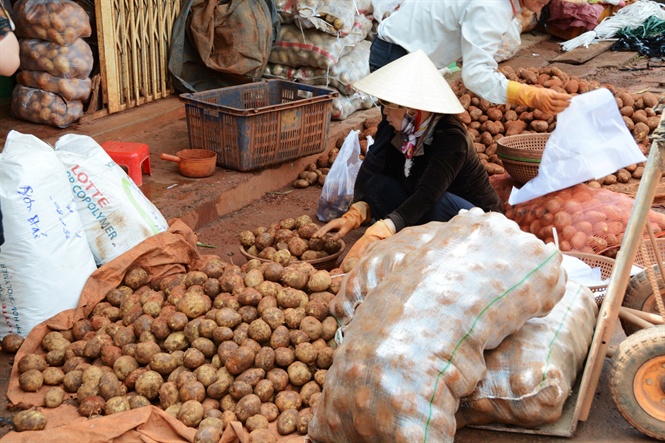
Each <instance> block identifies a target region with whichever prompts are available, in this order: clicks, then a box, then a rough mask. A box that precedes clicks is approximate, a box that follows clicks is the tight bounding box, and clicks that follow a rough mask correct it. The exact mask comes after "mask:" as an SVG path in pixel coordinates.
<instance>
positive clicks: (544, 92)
mask: <svg viewBox="0 0 665 443" xmlns="http://www.w3.org/2000/svg"><path fill="white" fill-rule="evenodd" d="M506 95H507V99H508V103H511V104H518V105H524V106H529V107H530V108H535V109H538V110H540V111H543V112H545V113H546V114H552V115H556V114H558V113H559V112H561V111H563V110H564V109H566V108H567V107H568V106H569V105H570V99H571V98H573V96H572V95H570V94H562V93H560V92H556V91H555V90H553V89H548V88H536V87H535V86H531V85H525V84H523V83H520V82H516V81H512V80H511V81H509V82H508V91H507V94H506Z"/></svg>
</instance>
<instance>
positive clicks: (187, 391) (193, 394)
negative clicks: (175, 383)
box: [178, 380, 206, 402]
mask: <svg viewBox="0 0 665 443" xmlns="http://www.w3.org/2000/svg"><path fill="white" fill-rule="evenodd" d="M205 394H206V389H205V386H203V383H201V382H200V381H198V380H195V381H190V382H188V383H185V384H184V385H183V386H182V387H181V388H180V389H179V390H178V395H179V397H180V401H183V402H186V401H189V400H196V401H199V402H202V401H203V400H204V399H205Z"/></svg>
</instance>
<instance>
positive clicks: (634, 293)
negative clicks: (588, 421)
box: [621, 266, 665, 335]
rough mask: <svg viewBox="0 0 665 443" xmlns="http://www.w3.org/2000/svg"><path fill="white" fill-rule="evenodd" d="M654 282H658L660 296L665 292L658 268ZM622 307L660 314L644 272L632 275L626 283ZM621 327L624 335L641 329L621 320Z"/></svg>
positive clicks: (664, 283) (664, 285)
mask: <svg viewBox="0 0 665 443" xmlns="http://www.w3.org/2000/svg"><path fill="white" fill-rule="evenodd" d="M655 273H656V280H657V281H658V289H659V290H660V292H661V294H663V293H664V292H665V282H663V278H662V277H661V276H660V272H659V271H658V267H657V266H656V272H655ZM622 305H623V306H625V307H627V308H633V309H637V310H638V311H644V312H648V313H650V314H660V312H658V305H657V304H656V296H655V295H654V293H653V290H652V289H651V283H650V282H649V276H648V275H647V273H646V271H644V272H640V273H639V274H636V275H633V276H632V277H631V278H630V280H629V281H628V287H627V288H626V294H625V295H624V297H623V303H622ZM621 327H622V328H623V331H624V332H625V333H626V335H631V334H634V333H635V332H637V331H639V330H640V329H641V328H640V327H638V326H635V325H634V324H632V323H631V322H629V321H627V320H624V319H621Z"/></svg>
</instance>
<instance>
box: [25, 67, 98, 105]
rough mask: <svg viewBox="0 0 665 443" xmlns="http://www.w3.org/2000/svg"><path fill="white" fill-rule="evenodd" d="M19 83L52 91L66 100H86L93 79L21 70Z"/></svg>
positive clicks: (90, 90)
mask: <svg viewBox="0 0 665 443" xmlns="http://www.w3.org/2000/svg"><path fill="white" fill-rule="evenodd" d="M16 83H18V84H19V85H24V86H29V87H31V88H38V89H42V90H44V91H48V92H52V93H54V94H57V95H59V96H61V97H62V98H64V99H65V100H82V101H85V100H87V99H88V97H90V92H92V79H90V78H85V79H80V78H62V77H54V76H52V75H51V74H49V73H48V72H40V71H20V72H19V73H18V74H16Z"/></svg>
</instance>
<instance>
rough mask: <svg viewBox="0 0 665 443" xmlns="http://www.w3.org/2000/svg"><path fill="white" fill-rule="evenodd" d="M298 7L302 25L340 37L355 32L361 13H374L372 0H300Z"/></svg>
mask: <svg viewBox="0 0 665 443" xmlns="http://www.w3.org/2000/svg"><path fill="white" fill-rule="evenodd" d="M296 7H297V11H298V15H297V16H296V20H297V21H298V23H299V24H300V26H301V27H303V28H314V29H317V30H319V31H322V32H325V33H327V34H330V35H333V36H339V37H346V36H347V35H349V34H351V33H352V32H353V28H354V27H355V26H356V23H355V22H356V20H357V17H358V16H359V15H369V14H371V13H372V1H371V0H299V1H298V2H297V6H296Z"/></svg>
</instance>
